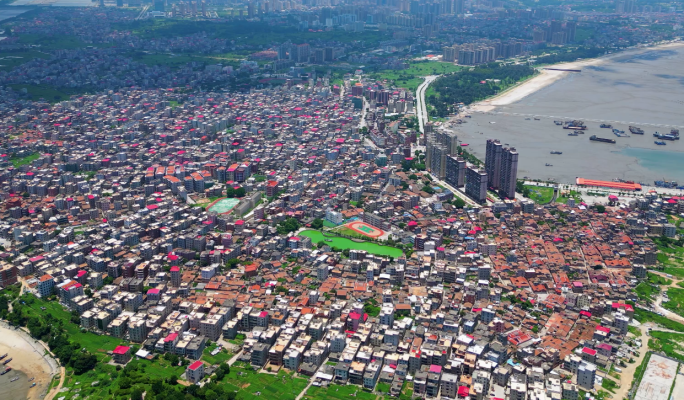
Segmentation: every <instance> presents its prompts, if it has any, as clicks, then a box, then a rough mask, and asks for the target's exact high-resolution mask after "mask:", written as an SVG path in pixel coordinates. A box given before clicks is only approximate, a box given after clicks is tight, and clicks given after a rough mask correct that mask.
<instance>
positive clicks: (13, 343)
mask: <svg viewBox="0 0 684 400" xmlns="http://www.w3.org/2000/svg"><path fill="white" fill-rule="evenodd" d="M5 353H8V356H7V358H10V357H11V358H12V361H11V362H10V363H9V364H8V366H11V367H12V371H10V372H8V373H7V374H5V375H2V376H0V399H23V398H26V399H36V400H38V399H42V398H43V397H44V396H45V393H46V392H47V388H48V386H49V385H50V381H51V380H52V377H53V375H55V374H57V373H58V372H59V367H58V366H57V362H56V361H55V360H54V359H52V358H51V357H50V356H49V354H48V355H45V354H46V350H45V348H44V347H43V346H42V345H41V344H40V343H39V342H37V341H35V340H34V339H33V338H31V336H29V335H28V334H27V333H26V332H24V331H22V330H19V329H14V328H11V327H9V326H8V325H7V324H6V323H4V322H0V355H2V354H5ZM15 377H18V378H19V379H18V380H16V381H14V382H11V380H12V379H13V378H15ZM30 378H35V379H34V381H33V382H36V386H34V387H33V388H29V386H30V385H31V383H33V382H29V381H28V380H29V379H30Z"/></svg>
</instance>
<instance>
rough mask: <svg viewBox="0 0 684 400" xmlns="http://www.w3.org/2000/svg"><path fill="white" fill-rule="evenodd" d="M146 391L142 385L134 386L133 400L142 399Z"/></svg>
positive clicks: (132, 391)
mask: <svg viewBox="0 0 684 400" xmlns="http://www.w3.org/2000/svg"><path fill="white" fill-rule="evenodd" d="M144 392H145V390H144V389H143V388H141V387H140V386H136V387H134V388H133V390H131V400H142V398H143V393H144Z"/></svg>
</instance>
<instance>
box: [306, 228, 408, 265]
mask: <svg viewBox="0 0 684 400" xmlns="http://www.w3.org/2000/svg"><path fill="white" fill-rule="evenodd" d="M299 235H300V236H306V237H309V238H311V241H312V242H313V243H318V242H320V241H324V240H326V239H330V240H331V241H330V242H324V243H326V244H327V245H329V246H331V247H338V248H340V249H342V250H344V249H350V250H365V251H367V252H369V253H372V254H377V255H381V256H390V257H395V258H397V257H400V256H401V255H402V254H403V251H401V250H399V249H397V248H394V247H390V246H382V245H379V244H376V243H369V242H361V243H358V242H354V241H352V240H350V239H347V238H342V237H327V236H323V234H322V233H321V232H320V231H315V230H306V231H303V232H302V233H300V234H299Z"/></svg>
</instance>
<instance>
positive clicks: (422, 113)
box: [416, 75, 439, 133]
mask: <svg viewBox="0 0 684 400" xmlns="http://www.w3.org/2000/svg"><path fill="white" fill-rule="evenodd" d="M437 78H439V75H429V76H426V77H425V81H423V83H421V84H420V86H418V89H416V115H417V116H418V125H419V126H420V133H424V132H425V131H424V130H423V127H424V126H425V123H426V122H427V121H428V113H427V105H426V104H425V91H426V90H427V88H428V86H430V84H431V83H432V82H433V81H434V80H435V79H437Z"/></svg>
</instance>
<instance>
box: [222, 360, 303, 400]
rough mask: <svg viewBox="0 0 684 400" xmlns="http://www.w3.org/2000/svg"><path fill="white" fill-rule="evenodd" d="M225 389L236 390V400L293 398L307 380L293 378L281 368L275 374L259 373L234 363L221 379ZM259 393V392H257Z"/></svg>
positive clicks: (280, 399) (282, 399)
mask: <svg viewBox="0 0 684 400" xmlns="http://www.w3.org/2000/svg"><path fill="white" fill-rule="evenodd" d="M222 382H223V384H224V385H225V386H227V388H226V389H233V390H237V391H238V393H237V399H238V400H252V399H255V400H256V399H259V400H262V399H267V400H287V399H294V398H295V397H297V395H298V394H299V393H301V391H302V390H304V388H305V387H306V385H307V383H308V382H307V380H306V379H302V378H293V377H292V374H291V373H288V372H285V371H284V370H281V371H280V372H278V374H277V375H273V374H266V373H264V374H260V373H257V372H255V371H254V370H253V369H252V368H251V367H248V368H244V367H242V366H240V365H238V364H234V365H233V366H232V367H231V368H230V373H229V374H228V375H226V377H225V378H224V379H223V381H222ZM257 393H259V394H257Z"/></svg>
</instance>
